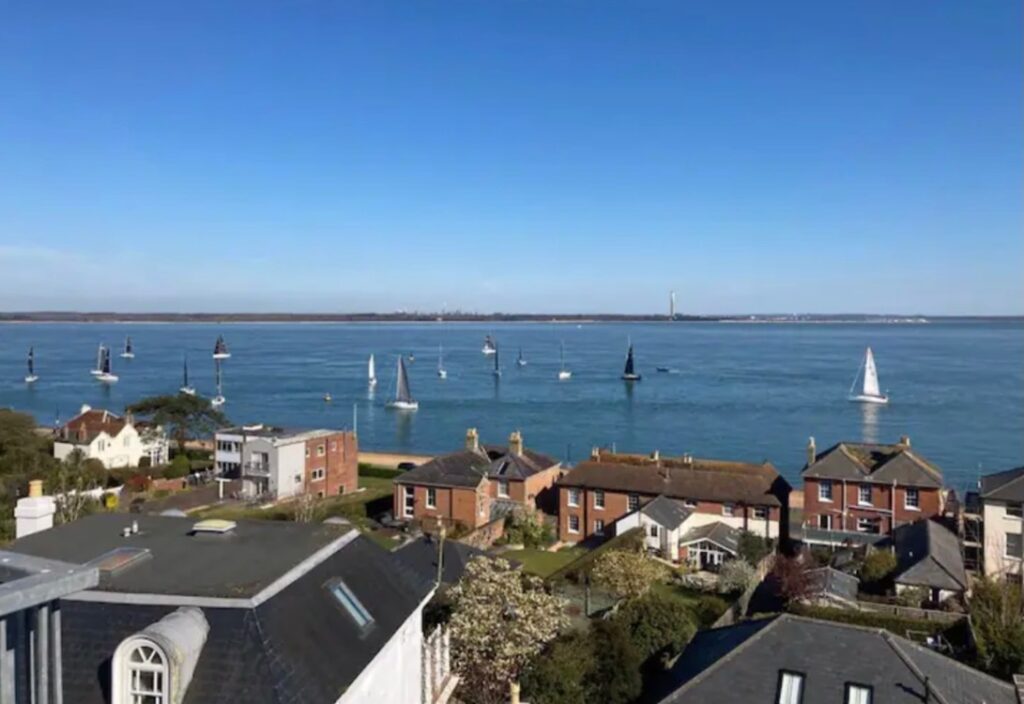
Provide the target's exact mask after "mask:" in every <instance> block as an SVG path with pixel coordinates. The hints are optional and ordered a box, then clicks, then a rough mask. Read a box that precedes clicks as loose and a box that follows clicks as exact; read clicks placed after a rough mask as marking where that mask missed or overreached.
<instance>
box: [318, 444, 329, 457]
mask: <svg viewBox="0 0 1024 704" xmlns="http://www.w3.org/2000/svg"><path fill="white" fill-rule="evenodd" d="M325 454H327V448H326V447H324V445H323V444H322V443H321V444H320V445H317V446H316V456H317V457H323V456H324V455H325Z"/></svg>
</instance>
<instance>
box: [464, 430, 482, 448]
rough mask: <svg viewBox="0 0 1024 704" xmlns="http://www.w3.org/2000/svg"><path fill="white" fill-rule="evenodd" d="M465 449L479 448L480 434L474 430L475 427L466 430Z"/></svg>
mask: <svg viewBox="0 0 1024 704" xmlns="http://www.w3.org/2000/svg"><path fill="white" fill-rule="evenodd" d="M466 449H467V450H470V451H472V452H476V451H477V450H479V449H480V435H479V434H478V433H477V432H476V428H468V429H467V430H466Z"/></svg>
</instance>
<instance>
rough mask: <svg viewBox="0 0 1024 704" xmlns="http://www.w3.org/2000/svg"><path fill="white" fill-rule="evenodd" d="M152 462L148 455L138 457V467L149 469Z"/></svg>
mask: <svg viewBox="0 0 1024 704" xmlns="http://www.w3.org/2000/svg"><path fill="white" fill-rule="evenodd" d="M152 464H153V460H151V459H150V458H149V455H143V456H142V457H140V458H139V469H149V468H150V466H151V465H152Z"/></svg>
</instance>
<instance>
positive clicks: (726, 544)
mask: <svg viewBox="0 0 1024 704" xmlns="http://www.w3.org/2000/svg"><path fill="white" fill-rule="evenodd" d="M699 540H710V541H711V542H712V543H714V544H715V545H718V546H720V547H723V548H725V549H726V550H728V551H729V552H731V553H732V554H733V555H735V554H736V551H737V550H739V547H740V531H739V530H737V529H736V528H733V527H732V526H729V525H726V524H725V523H722V522H721V521H715V522H714V523H705V524H704V525H702V526H697V527H696V528H691V529H690V530H688V531H686V532H685V533H684V534H683V535H682V537H681V538H679V544H680V545H686V544H687V543H695V542H697V541H699Z"/></svg>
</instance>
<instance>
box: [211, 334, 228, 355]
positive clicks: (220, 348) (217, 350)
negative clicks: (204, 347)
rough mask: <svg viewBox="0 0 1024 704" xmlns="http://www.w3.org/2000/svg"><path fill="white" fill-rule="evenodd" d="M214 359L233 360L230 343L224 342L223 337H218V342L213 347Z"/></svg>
mask: <svg viewBox="0 0 1024 704" xmlns="http://www.w3.org/2000/svg"><path fill="white" fill-rule="evenodd" d="M213 358H214V359H231V352H230V351H229V350H228V343H226V342H224V336H223V335H217V342H215V343H214V345H213Z"/></svg>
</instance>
